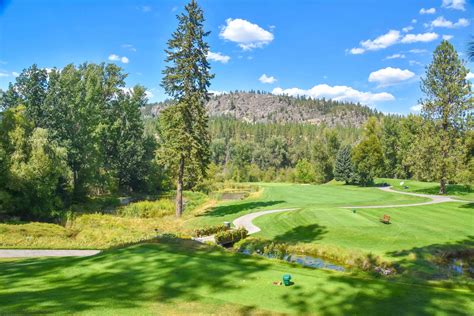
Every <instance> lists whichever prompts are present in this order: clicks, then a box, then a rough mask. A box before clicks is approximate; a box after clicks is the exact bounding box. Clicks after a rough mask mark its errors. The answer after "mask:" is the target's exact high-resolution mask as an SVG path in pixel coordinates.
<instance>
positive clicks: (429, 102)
mask: <svg viewBox="0 0 474 316" xmlns="http://www.w3.org/2000/svg"><path fill="white" fill-rule="evenodd" d="M468 72H469V71H468V69H467V68H466V67H465V66H464V63H463V61H462V60H461V59H459V57H458V54H457V52H456V50H455V49H454V47H453V45H451V44H450V43H449V42H448V41H445V40H443V41H442V42H441V44H440V45H439V46H438V47H437V48H436V49H435V51H434V54H433V61H432V63H431V64H430V65H429V66H428V68H427V71H426V76H425V78H422V79H421V89H422V91H423V92H424V94H425V96H426V98H425V99H424V100H421V104H422V105H423V107H422V114H423V116H424V117H425V118H427V119H428V120H431V121H432V122H433V123H434V125H435V128H434V130H435V133H433V134H431V135H428V134H425V135H426V136H427V137H428V138H430V141H432V140H433V138H436V139H437V141H436V143H437V146H438V147H439V148H438V149H437V151H438V152H439V154H438V155H436V159H434V160H433V161H432V162H431V164H432V165H433V168H436V169H438V170H439V179H438V180H439V183H440V189H439V193H440V194H446V183H447V181H448V180H449V169H450V164H451V162H450V160H452V158H453V157H455V156H456V155H457V154H456V151H457V150H458V149H459V146H457V144H458V142H459V137H460V136H461V135H462V134H463V133H464V132H465V131H466V129H467V128H468V126H467V125H468V123H469V121H470V120H469V116H471V115H472V110H473V108H474V106H473V97H472V93H471V84H470V82H469V81H468V80H467V74H468ZM427 141H428V139H427Z"/></svg>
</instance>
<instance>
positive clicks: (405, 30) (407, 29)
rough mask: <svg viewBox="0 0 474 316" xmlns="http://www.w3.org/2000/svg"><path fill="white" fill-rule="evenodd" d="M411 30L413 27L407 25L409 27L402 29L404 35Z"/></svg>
mask: <svg viewBox="0 0 474 316" xmlns="http://www.w3.org/2000/svg"><path fill="white" fill-rule="evenodd" d="M413 29H414V27H413V26H411V25H409V26H406V27H404V28H402V31H403V32H405V33H408V32H410V31H411V30H413Z"/></svg>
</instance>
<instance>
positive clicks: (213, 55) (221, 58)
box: [207, 51, 230, 64]
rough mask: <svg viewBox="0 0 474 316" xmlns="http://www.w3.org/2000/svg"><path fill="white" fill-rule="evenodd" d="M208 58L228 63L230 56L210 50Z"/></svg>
mask: <svg viewBox="0 0 474 316" xmlns="http://www.w3.org/2000/svg"><path fill="white" fill-rule="evenodd" d="M207 59H209V60H213V61H218V62H220V63H223V64H227V62H228V61H229V60H230V56H226V55H222V54H221V53H219V52H217V53H213V52H211V51H209V52H208V53H207Z"/></svg>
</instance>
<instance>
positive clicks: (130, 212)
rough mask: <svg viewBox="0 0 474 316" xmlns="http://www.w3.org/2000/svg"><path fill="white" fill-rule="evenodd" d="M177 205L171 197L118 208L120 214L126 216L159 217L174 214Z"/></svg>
mask: <svg viewBox="0 0 474 316" xmlns="http://www.w3.org/2000/svg"><path fill="white" fill-rule="evenodd" d="M174 210H175V205H174V203H173V201H171V200H169V199H160V200H157V201H141V202H135V203H130V204H129V205H127V206H122V207H120V208H119V209H118V214H120V215H122V216H126V217H140V218H157V217H164V216H166V215H172V214H174Z"/></svg>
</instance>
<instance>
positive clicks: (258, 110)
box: [143, 92, 382, 126]
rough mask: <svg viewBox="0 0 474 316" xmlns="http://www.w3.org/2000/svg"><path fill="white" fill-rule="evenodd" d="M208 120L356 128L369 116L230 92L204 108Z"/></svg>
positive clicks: (333, 104)
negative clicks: (224, 117)
mask: <svg viewBox="0 0 474 316" xmlns="http://www.w3.org/2000/svg"><path fill="white" fill-rule="evenodd" d="M169 104H170V102H169V101H166V102H160V103H155V104H150V105H148V106H147V107H146V108H144V109H143V114H144V115H145V116H156V115H158V113H159V112H160V111H161V110H162V109H163V108H165V107H166V106H168V105H169ZM206 107H207V109H208V111H209V115H210V116H211V117H217V116H226V117H232V118H236V119H238V120H242V121H246V122H272V123H288V122H292V123H310V124H318V125H319V124H325V125H328V126H336V125H342V126H360V125H362V124H363V123H364V122H365V120H366V119H367V118H368V117H369V116H372V115H376V116H380V115H382V114H381V113H380V112H377V111H375V110H373V109H371V108H369V107H367V106H363V105H360V104H356V103H351V102H337V101H332V100H324V99H319V100H313V99H307V98H295V97H289V96H279V95H273V94H267V93H255V92H233V93H229V94H222V95H217V96H213V97H212V98H211V99H210V100H209V102H208V103H207V105H206Z"/></svg>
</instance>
